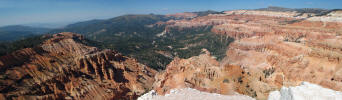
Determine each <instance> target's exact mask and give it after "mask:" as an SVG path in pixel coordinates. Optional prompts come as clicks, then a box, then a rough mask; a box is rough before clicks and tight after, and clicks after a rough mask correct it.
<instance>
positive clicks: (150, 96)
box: [138, 88, 255, 100]
mask: <svg viewBox="0 0 342 100" xmlns="http://www.w3.org/2000/svg"><path fill="white" fill-rule="evenodd" d="M138 100H255V99H253V98H251V97H249V96H245V95H240V94H236V95H220V94H216V93H207V92H201V91H198V90H195V89H191V88H184V89H175V90H171V91H170V94H165V96H162V95H158V94H157V93H156V92H155V91H154V90H152V91H150V92H148V93H146V94H144V95H142V96H141V97H139V98H138Z"/></svg>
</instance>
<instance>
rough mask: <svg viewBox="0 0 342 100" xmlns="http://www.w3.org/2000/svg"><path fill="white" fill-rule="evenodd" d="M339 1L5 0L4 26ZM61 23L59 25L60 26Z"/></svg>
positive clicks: (331, 5)
mask: <svg viewBox="0 0 342 100" xmlns="http://www.w3.org/2000/svg"><path fill="white" fill-rule="evenodd" d="M340 4H342V1H339V0H329V2H328V1H324V0H301V1H297V0H250V1H246V0H215V1H214V0H186V1H183V0H163V1H161V0H113V1H109V0H96V1H92V0H34V1H33V0H2V1H0V11H1V12H2V15H1V16H0V22H1V23H0V27H1V26H7V25H33V26H34V25H36V26H39V25H49V24H51V25H52V26H53V24H56V25H57V24H60V25H65V24H70V23H74V22H79V21H86V20H92V19H108V18H112V17H116V16H120V15H125V14H149V13H154V14H171V13H179V12H194V11H206V10H215V11H225V10H235V9H256V8H266V7H268V6H279V7H286V8H323V9H340V8H341V6H340ZM57 26H58V25H57Z"/></svg>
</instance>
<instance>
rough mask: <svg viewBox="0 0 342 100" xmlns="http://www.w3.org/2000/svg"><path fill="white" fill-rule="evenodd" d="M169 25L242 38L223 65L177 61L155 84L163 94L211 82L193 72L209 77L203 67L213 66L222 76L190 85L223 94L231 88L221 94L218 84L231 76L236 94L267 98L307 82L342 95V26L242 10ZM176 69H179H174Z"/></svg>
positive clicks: (334, 23) (233, 46) (294, 15)
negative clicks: (209, 29)
mask: <svg viewBox="0 0 342 100" xmlns="http://www.w3.org/2000/svg"><path fill="white" fill-rule="evenodd" d="M284 13H286V12H284ZM272 14H274V15H272ZM337 15H338V14H335V15H334V18H335V17H336V20H339V19H340V18H341V17H339V16H337ZM329 20H335V19H329ZM165 24H167V25H168V27H199V26H213V28H212V32H214V33H217V34H221V35H226V36H227V38H228V36H229V37H233V38H235V39H236V40H235V41H234V42H233V43H232V44H230V46H229V50H228V51H227V57H226V58H225V59H223V60H222V61H221V62H220V65H213V64H212V62H208V61H202V60H195V59H194V58H191V59H187V60H175V61H174V62H173V63H176V62H179V63H177V64H170V65H169V66H168V67H173V68H167V70H166V72H164V73H162V74H160V75H162V76H163V77H161V76H160V77H158V78H157V82H159V83H157V85H155V86H156V87H155V89H157V90H158V91H159V92H160V93H163V92H166V91H167V90H169V89H171V88H178V86H180V87H184V86H186V85H184V84H185V83H187V84H188V83H192V84H193V83H196V82H197V81H194V80H192V81H188V80H191V79H196V80H210V79H208V78H207V77H206V76H207V75H199V76H195V75H194V74H193V73H194V72H195V70H199V71H198V72H196V73H202V74H204V73H207V72H205V71H204V70H203V69H204V68H208V67H204V65H210V66H209V68H210V67H213V68H214V69H215V72H216V73H217V74H218V75H217V76H218V77H216V78H215V79H213V80H210V81H205V82H200V84H193V85H190V86H191V87H197V88H199V89H201V88H204V89H203V90H207V91H209V90H213V91H211V92H217V93H221V92H220V91H225V90H220V89H222V87H220V86H221V85H218V83H222V82H220V81H216V82H214V80H217V79H220V78H222V77H227V79H232V78H231V77H230V76H229V75H236V77H238V82H237V83H234V84H233V85H231V87H233V89H232V90H234V91H236V92H239V93H242V94H247V95H249V96H252V97H256V98H257V99H266V98H267V95H268V93H269V91H273V90H276V89H279V88H281V86H293V85H298V84H299V83H301V82H302V81H308V82H311V83H315V84H319V85H322V86H323V87H326V88H330V89H334V90H339V91H342V90H341V89H342V80H341V79H342V78H341V72H342V70H341V63H342V62H341V59H342V47H341V45H342V37H341V36H340V35H341V33H342V27H341V25H342V23H341V22H338V21H336V22H331V21H325V20H323V21H313V20H308V19H306V17H296V14H295V13H293V12H291V13H289V14H285V15H283V12H282V13H273V12H267V13H264V12H258V11H252V12H247V13H241V11H238V12H236V13H235V12H234V11H231V12H229V13H228V12H227V14H219V15H209V16H203V17H197V18H194V19H192V20H176V21H172V22H169V23H165ZM195 58H196V57H195ZM197 59H199V58H197ZM190 62H191V63H190ZM183 63H185V64H183ZM197 63H200V64H197ZM174 66H178V67H174ZM218 66H221V67H218ZM222 66H239V68H236V69H234V70H237V72H239V71H238V70H242V72H244V73H249V74H248V75H244V74H237V73H235V74H229V75H226V74H222V73H229V72H225V71H224V70H223V69H224V68H225V67H222ZM174 68H178V70H176V71H173V70H174ZM180 69H185V70H186V71H183V70H180ZM178 72H179V73H178ZM176 73H177V74H176ZM182 73H183V74H182ZM220 73H221V74H220ZM174 74H175V75H174ZM214 76H216V74H214ZM175 77H177V78H175ZM175 79H177V80H175ZM185 80H187V82H185ZM172 81H177V82H172ZM211 82H213V83H211ZM175 83H177V84H175ZM228 86H229V85H228ZM231 87H228V88H229V89H231ZM223 88H226V87H224V86H223Z"/></svg>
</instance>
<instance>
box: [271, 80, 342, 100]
mask: <svg viewBox="0 0 342 100" xmlns="http://www.w3.org/2000/svg"><path fill="white" fill-rule="evenodd" d="M341 99H342V92H339V91H334V90H331V89H327V88H323V87H321V86H319V85H316V84H311V83H308V82H303V83H302V84H301V85H300V86H296V87H288V88H287V87H282V88H281V89H280V91H272V92H271V93H270V95H269V98H268V100H341Z"/></svg>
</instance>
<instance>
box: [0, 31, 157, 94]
mask: <svg viewBox="0 0 342 100" xmlns="http://www.w3.org/2000/svg"><path fill="white" fill-rule="evenodd" d="M82 41H85V39H84V38H83V37H82V36H81V35H78V34H73V33H59V34H54V35H53V36H52V38H50V39H48V40H47V41H45V42H44V43H43V44H41V45H39V46H36V47H34V48H26V49H22V50H18V51H16V52H14V53H12V54H9V55H6V56H3V57H1V58H0V68H1V74H0V84H1V86H0V92H1V98H6V99H20V100H21V99H78V100H86V99H90V100H94V99H102V100H103V99H104V100H105V99H135V98H137V97H138V96H139V95H141V94H142V93H144V92H145V91H147V90H149V89H151V87H152V83H153V81H154V75H155V73H156V71H155V70H153V69H150V68H149V67H147V66H145V65H143V64H140V63H138V62H137V61H136V60H135V59H132V58H129V57H126V56H123V55H121V54H120V53H118V52H116V51H112V50H99V49H97V48H96V47H90V46H87V45H84V44H83V43H82Z"/></svg>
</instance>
